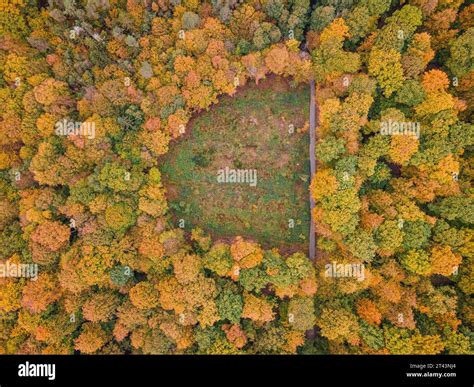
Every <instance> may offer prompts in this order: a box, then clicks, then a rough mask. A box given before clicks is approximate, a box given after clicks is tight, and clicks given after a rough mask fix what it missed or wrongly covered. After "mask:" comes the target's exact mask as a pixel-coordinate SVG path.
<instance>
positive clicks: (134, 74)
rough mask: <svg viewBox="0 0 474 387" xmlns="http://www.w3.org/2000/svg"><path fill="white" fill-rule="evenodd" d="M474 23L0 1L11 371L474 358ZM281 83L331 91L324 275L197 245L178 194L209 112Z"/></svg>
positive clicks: (415, 15) (299, 1)
mask: <svg viewBox="0 0 474 387" xmlns="http://www.w3.org/2000/svg"><path fill="white" fill-rule="evenodd" d="M473 15H474V5H468V4H467V2H463V1H462V0H450V1H448V0H430V1H428V0H408V1H406V2H398V1H387V0H344V1H339V0H317V1H315V2H312V3H310V2H309V1H308V0H244V1H236V0H210V1H208V0H204V1H201V0H156V1H155V0H126V1H125V0H87V1H86V0H77V1H72V0H50V1H49V3H48V4H47V5H45V2H44V1H38V0H0V186H1V189H0V264H1V268H2V270H1V271H0V274H2V273H3V274H2V275H1V278H0V353H2V354H37V353H39V354H73V353H84V354H119V353H136V354H170V353H176V354H194V353H199V354H239V353H250V354H275V353H279V354H293V353H301V354H328V353H334V354H343V353H344V354H347V353H351V354H466V353H472V348H473V347H472V343H473V331H472V329H473V323H474V315H473V303H472V294H473V292H474V286H473V284H474V239H473V238H474V231H473V225H474V196H473V194H474V192H473V187H472V178H473V172H472V171H473V166H474V154H473V145H474V126H473V124H472V118H473V90H474V16H473ZM271 77H284V78H286V79H288V80H289V82H291V83H292V84H293V85H308V84H309V82H312V81H314V82H315V84H316V104H317V111H318V125H317V128H316V130H317V138H318V141H317V144H316V148H315V152H316V157H317V171H316V173H315V174H314V176H312V177H311V185H310V194H311V196H312V198H313V199H314V202H315V208H314V210H313V218H314V226H315V231H316V237H317V256H316V259H315V261H314V262H313V261H311V260H309V258H308V255H307V251H306V250H301V251H297V252H291V253H286V252H284V251H279V250H278V249H277V248H276V247H277V246H275V247H274V248H268V249H267V248H263V247H262V246H261V245H260V244H259V243H257V242H256V241H255V240H253V239H252V238H243V237H242V236H239V235H235V236H233V238H230V239H229V238H228V239H225V240H224V239H216V238H213V237H212V235H210V234H209V233H208V232H207V231H206V230H202V229H200V228H195V229H193V230H191V231H188V230H183V228H182V227H180V225H179V224H177V223H176V222H174V221H173V218H172V214H173V209H172V208H170V206H169V203H168V200H167V194H168V192H167V188H166V186H165V184H164V182H163V181H162V174H161V168H162V165H161V160H162V156H163V155H166V154H167V153H168V151H169V149H170V148H171V147H175V146H178V145H177V143H178V142H179V141H187V139H186V138H185V137H186V133H187V130H188V129H189V128H188V126H189V125H188V123H189V122H190V120H191V119H192V118H193V117H194V116H195V115H197V114H200V113H202V112H205V111H207V110H209V109H211V108H212V106H213V105H216V104H218V103H219V98H220V97H222V96H223V95H228V96H231V97H232V96H234V95H235V93H236V92H237V90H238V89H239V88H244V87H245V85H246V84H247V83H250V82H252V83H256V84H259V82H261V81H262V80H263V79H265V78H267V79H268V78H271ZM308 87H309V86H308ZM274 92H275V93H278V90H277V89H275V91H274ZM308 103H309V101H308ZM236 108H237V107H236ZM302 120H303V122H304V121H305V120H307V118H302ZM208 130H211V131H212V126H210V127H209V129H208ZM301 162H303V163H304V162H308V161H307V160H304V159H303V160H301ZM308 196H309V193H308ZM308 200H309V197H308ZM31 267H33V268H36V269H37V272H35V271H34V270H32V271H28V270H27V269H28V268H31ZM6 269H8V270H6ZM23 269H25V270H26V271H22V270H23ZM21 273H23V275H20V274H21Z"/></svg>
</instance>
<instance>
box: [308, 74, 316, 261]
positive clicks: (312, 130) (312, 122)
mask: <svg viewBox="0 0 474 387" xmlns="http://www.w3.org/2000/svg"><path fill="white" fill-rule="evenodd" d="M310 85H311V97H310V107H309V137H310V138H309V163H310V170H311V178H313V176H314V174H315V173H316V155H315V150H316V98H315V92H316V91H315V84H314V81H311V83H310ZM309 204H310V211H311V226H310V229H309V259H311V260H312V261H314V259H315V257H316V234H315V229H314V219H313V209H314V199H313V196H312V195H311V192H310V193H309Z"/></svg>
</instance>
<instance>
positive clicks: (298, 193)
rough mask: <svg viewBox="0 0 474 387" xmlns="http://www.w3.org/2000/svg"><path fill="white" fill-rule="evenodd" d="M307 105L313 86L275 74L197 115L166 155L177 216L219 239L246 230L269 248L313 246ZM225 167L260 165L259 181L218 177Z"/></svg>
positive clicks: (164, 165)
mask: <svg viewBox="0 0 474 387" xmlns="http://www.w3.org/2000/svg"><path fill="white" fill-rule="evenodd" d="M308 105H309V90H308V87H307V86H301V87H298V88H291V87H290V86H289V84H288V83H287V82H286V81H285V80H283V79H279V78H273V79H269V80H266V81H264V82H262V84H261V85H259V86H255V85H248V86H245V87H244V88H243V89H242V90H240V91H239V92H238V93H237V95H236V96H234V97H232V98H231V97H225V98H223V99H222V100H221V101H220V103H219V104H218V105H217V106H215V107H214V108H213V109H211V110H210V111H209V112H206V113H203V114H201V115H199V116H198V117H196V118H195V119H194V120H193V121H192V122H191V123H190V125H189V126H188V129H187V130H188V135H187V136H185V138H184V139H181V140H179V141H178V143H176V144H174V145H172V146H171V148H170V151H169V153H168V154H167V155H166V157H165V158H164V159H163V160H162V173H163V180H164V182H165V186H166V188H167V191H168V201H169V204H170V207H171V209H172V212H173V214H174V217H175V220H177V219H184V220H185V224H186V228H188V229H191V228H193V227H201V228H202V229H204V230H205V231H207V232H210V233H211V234H212V235H213V237H214V238H215V239H226V238H228V237H233V236H236V235H242V236H244V237H248V238H251V239H253V240H256V241H258V242H260V243H261V244H262V245H263V246H264V247H276V246H278V247H280V248H281V249H282V250H284V251H296V250H298V249H303V250H306V240H307V237H308V232H309V220H310V214H309V204H308V184H309V162H308V157H309V154H308V153H309V152H308V144H309V139H308V133H307V132H306V131H305V132H303V133H300V132H299V131H298V129H299V128H303V127H304V126H305V123H306V122H307V120H308V114H309V106H308ZM290 125H293V126H294V128H295V132H294V133H292V134H290V133H289V130H290V129H291V126H290ZM225 167H228V168H231V169H240V170H243V169H248V170H250V169H255V170H256V171H257V178H258V183H257V185H256V186H255V187H252V186H250V185H249V184H245V183H227V184H223V183H219V182H218V180H217V174H218V171H219V170H220V169H225ZM290 219H293V220H294V228H289V224H290Z"/></svg>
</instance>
